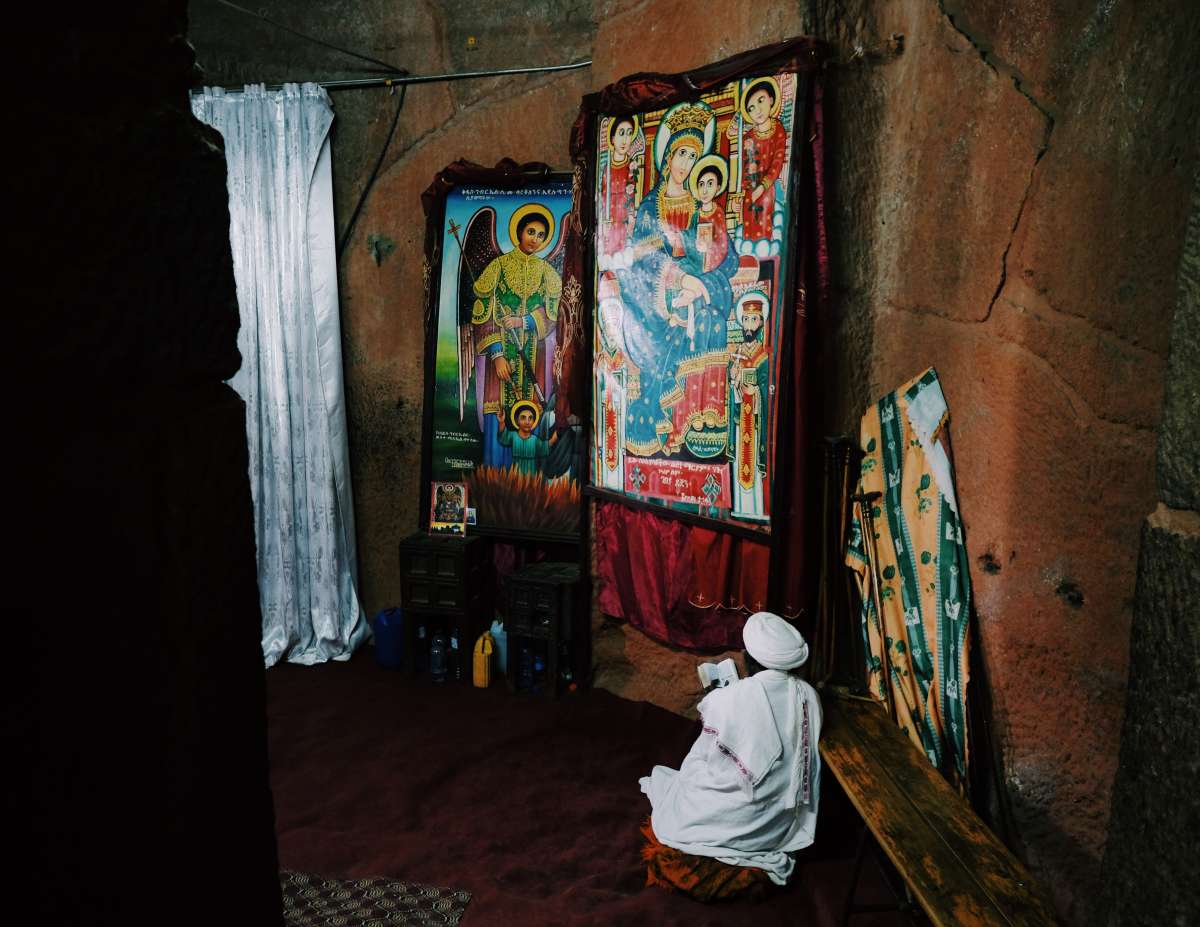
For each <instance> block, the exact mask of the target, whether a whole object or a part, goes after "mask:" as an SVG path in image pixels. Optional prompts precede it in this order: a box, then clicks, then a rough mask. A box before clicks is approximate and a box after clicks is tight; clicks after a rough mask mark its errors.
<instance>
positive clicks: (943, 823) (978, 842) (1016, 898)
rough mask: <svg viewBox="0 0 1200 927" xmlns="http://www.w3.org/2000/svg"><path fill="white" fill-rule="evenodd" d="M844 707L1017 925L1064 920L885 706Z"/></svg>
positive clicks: (871, 749) (872, 751) (882, 763)
mask: <svg viewBox="0 0 1200 927" xmlns="http://www.w3.org/2000/svg"><path fill="white" fill-rule="evenodd" d="M838 708H839V709H840V710H841V711H842V713H843V716H844V718H845V719H846V721H847V723H848V726H849V728H850V729H851V730H852V731H853V732H855V733H856V734H857V735H858V736H859V737H860V738H861V744H862V746H863V747H864V748H865V749H866V751H867V752H868V754H869V755H870V756H871V757H873V758H874V760H875V761H876V764H877V765H878V766H879V767H880V768H881V769H882V770H883V771H884V773H885V774H886V775H888V776H889V777H890V778H891V779H892V781H893V782H894V783H895V784H896V786H897V787H898V788H899V789H900V790H901V791H902V792H904V793H905V794H906V795H907V796H908V797H909V799H910V801H911V802H912V803H913V805H914V806H915V807H916V808H917V810H918V811H919V812H920V813H921V815H922V817H924V818H925V820H926V821H927V822H928V823H929V825H930V827H932V828H933V830H934V831H936V832H937V834H938V835H939V836H940V837H941V839H942V841H943V842H944V843H945V844H946V846H947V848H948V849H949V850H950V852H951V853H953V854H954V856H955V857H956V858H957V859H958V860H959V861H960V862H961V864H962V865H963V866H964V867H965V868H966V869H967V871H968V872H969V873H971V874H972V875H973V876H974V878H975V879H976V881H978V882H979V884H980V887H981V889H982V890H983V891H984V892H985V893H986V894H987V896H988V898H990V899H991V901H992V903H993V904H994V905H995V906H996V907H997V908H998V909H999V910H1000V911H1002V912H1003V913H1004V916H1005V918H1006V919H1007V921H1008V922H1009V923H1010V924H1012V925H1013V927H1024V925H1042V924H1057V923H1058V919H1057V917H1056V915H1055V913H1054V908H1053V905H1052V904H1051V903H1050V900H1049V898H1048V897H1047V896H1046V895H1045V893H1044V891H1043V890H1042V888H1041V886H1040V885H1039V884H1038V883H1037V882H1036V881H1035V880H1034V879H1033V877H1032V876H1031V875H1030V874H1029V871H1028V870H1027V869H1026V868H1025V867H1024V866H1023V865H1022V864H1021V862H1020V861H1019V860H1018V859H1017V858H1016V857H1015V856H1013V854H1012V853H1011V852H1009V850H1008V848H1007V847H1005V846H1004V844H1003V843H1001V842H1000V840H999V839H998V838H997V837H996V835H995V834H993V833H992V832H991V830H989V829H988V827H987V825H986V824H984V823H983V821H982V820H980V818H979V816H978V815H977V814H976V813H975V811H974V810H973V809H972V808H971V806H970V804H968V803H967V801H966V800H965V799H964V798H963V797H962V796H960V795H959V794H958V792H956V791H955V790H954V788H953V787H951V786H950V784H949V783H947V782H946V780H945V779H943V778H942V777H941V776H940V775H939V774H938V771H937V770H936V769H934V768H933V766H932V765H931V764H930V763H929V761H928V759H927V758H926V757H925V756H924V754H922V753H921V751H920V750H919V749H917V747H916V745H914V744H913V743H912V741H910V740H909V739H908V737H906V736H905V735H904V734H903V733H902V732H901V731H900V729H899V728H898V727H896V725H895V724H894V723H893V722H892V720H891V719H890V718H888V716H887V715H886V714H885V713H884V712H883V710H882V708H881V707H880V706H878V705H875V704H872V703H869V702H862V701H843V702H841V703H840V704H839V705H838Z"/></svg>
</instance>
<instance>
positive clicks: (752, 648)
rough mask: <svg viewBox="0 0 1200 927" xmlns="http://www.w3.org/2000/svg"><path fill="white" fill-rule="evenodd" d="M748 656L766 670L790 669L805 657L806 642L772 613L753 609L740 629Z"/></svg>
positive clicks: (806, 653) (805, 658)
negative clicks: (752, 612) (753, 611)
mask: <svg viewBox="0 0 1200 927" xmlns="http://www.w3.org/2000/svg"><path fill="white" fill-rule="evenodd" d="M742 641H743V642H744V643H745V645H746V650H747V652H748V653H749V654H750V656H752V657H754V659H755V660H756V661H758V662H759V663H761V664H762V665H763V666H765V667H766V668H767V669H773V670H791V669H795V668H796V667H798V666H802V665H803V664H804V661H805V660H807V659H808V644H806V643H805V642H804V638H803V636H801V634H800V632H799V631H797V630H796V629H795V628H793V627H792V626H791V625H790V624H788V623H787V622H786V621H784V620H783V619H782V618H780V617H779V616H778V615H775V614H772V613H771V612H755V613H754V614H753V615H751V616H750V618H749V619H748V620H747V621H746V626H745V627H744V628H742Z"/></svg>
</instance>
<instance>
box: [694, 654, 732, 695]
mask: <svg viewBox="0 0 1200 927" xmlns="http://www.w3.org/2000/svg"><path fill="white" fill-rule="evenodd" d="M696 673H697V674H699V676H700V687H701V688H702V689H720V688H723V687H725V686H727V685H729V684H730V683H731V682H737V679H738V669H737V664H736V663H734V662H733V658H732V657H726V658H725V659H724V660H722V661H721V662H720V663H701V664H700V665H699V666H697V667H696Z"/></svg>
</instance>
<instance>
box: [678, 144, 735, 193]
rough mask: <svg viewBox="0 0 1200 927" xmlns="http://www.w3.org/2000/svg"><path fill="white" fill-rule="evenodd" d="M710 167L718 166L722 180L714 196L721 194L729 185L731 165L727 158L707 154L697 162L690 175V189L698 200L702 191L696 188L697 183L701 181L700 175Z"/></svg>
mask: <svg viewBox="0 0 1200 927" xmlns="http://www.w3.org/2000/svg"><path fill="white" fill-rule="evenodd" d="M710 167H713V168H716V170H717V173H718V174H719V175H720V176H721V182H720V184H719V185H718V186H717V192H716V193H714V194H713V198H714V199H715V198H716V197H718V196H720V195H721V194H722V193H724V192H725V189H726V188H727V187H728V186H729V165H728V164H726V163H725V159H724V158H722V157H721V156H720V155H719V154H710V155H705V156H704V157H703V158H701V159H700V160H699V161H697V162H696V165H695V167H693V168H692V173H691V175H690V176H689V177H688V189H689V190H691V191H692V196H694V197H695V198H696V199H697V200H698V199H700V192H699V191H698V190H697V189H696V185H697V184H698V183H699V182H700V175H701V174H702V173H704V171H706V170H707V169H708V168H710Z"/></svg>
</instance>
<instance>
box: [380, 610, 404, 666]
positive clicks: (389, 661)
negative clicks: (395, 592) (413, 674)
mask: <svg viewBox="0 0 1200 927" xmlns="http://www.w3.org/2000/svg"><path fill="white" fill-rule="evenodd" d="M375 662H377V663H378V664H379V665H380V666H383V667H386V668H388V669H400V668H401V667H402V666H403V665H404V613H403V612H402V611H401V610H400V609H398V608H385V609H384V610H383V611H381V612H380V613H379V614H378V615H376V616H375Z"/></svg>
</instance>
